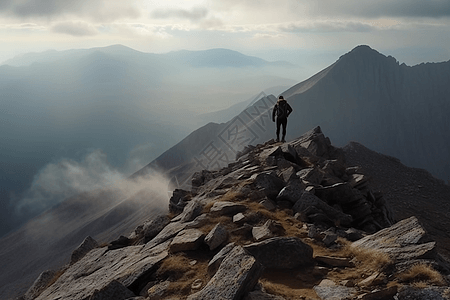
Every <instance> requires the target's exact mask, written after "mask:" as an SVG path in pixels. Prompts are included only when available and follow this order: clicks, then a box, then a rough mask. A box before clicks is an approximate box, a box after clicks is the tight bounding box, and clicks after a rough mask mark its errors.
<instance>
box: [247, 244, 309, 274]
mask: <svg viewBox="0 0 450 300" xmlns="http://www.w3.org/2000/svg"><path fill="white" fill-rule="evenodd" d="M244 248H245V249H246V250H248V251H249V252H250V253H251V254H252V255H253V256H254V257H255V258H256V259H257V260H258V262H260V263H261V264H262V265H263V266H264V267H265V268H276V269H292V268H296V267H298V266H301V265H310V264H313V263H314V260H313V257H312V254H313V250H312V248H311V247H310V246H309V245H307V244H305V243H303V242H302V241H301V240H300V239H299V238H296V237H274V238H271V239H268V240H265V241H262V242H259V243H253V244H250V245H247V246H245V247H244Z"/></svg>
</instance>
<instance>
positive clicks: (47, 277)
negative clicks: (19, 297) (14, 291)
mask: <svg viewBox="0 0 450 300" xmlns="http://www.w3.org/2000/svg"><path fill="white" fill-rule="evenodd" d="M55 275H56V271H53V270H48V271H44V272H42V273H41V274H40V275H39V277H38V278H37V279H36V280H35V281H34V283H33V285H32V286H31V287H30V288H29V289H28V291H27V292H26V293H25V295H24V300H32V299H35V298H36V297H37V296H39V294H40V293H42V291H43V290H44V289H45V288H46V287H47V285H48V284H49V283H50V281H51V280H52V279H53V278H54V276H55Z"/></svg>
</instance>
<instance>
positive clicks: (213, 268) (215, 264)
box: [208, 243, 236, 277]
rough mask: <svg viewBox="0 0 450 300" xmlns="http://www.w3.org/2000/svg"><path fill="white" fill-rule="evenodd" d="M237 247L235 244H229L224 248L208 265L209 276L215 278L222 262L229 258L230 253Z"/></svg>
mask: <svg viewBox="0 0 450 300" xmlns="http://www.w3.org/2000/svg"><path fill="white" fill-rule="evenodd" d="M234 247H236V244H235V243H229V244H227V245H226V246H225V247H223V248H222V249H221V250H220V251H219V252H218V253H217V254H216V255H214V257H213V258H212V259H211V260H210V261H209V263H208V275H209V276H210V277H213V276H214V274H216V272H217V270H218V269H219V266H220V264H221V263H222V261H223V260H224V259H225V257H227V255H228V253H230V251H231V250H233V249H234Z"/></svg>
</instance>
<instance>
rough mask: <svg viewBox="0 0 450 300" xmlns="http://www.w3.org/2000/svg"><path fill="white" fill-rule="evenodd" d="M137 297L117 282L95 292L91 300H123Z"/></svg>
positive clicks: (114, 281)
mask: <svg viewBox="0 0 450 300" xmlns="http://www.w3.org/2000/svg"><path fill="white" fill-rule="evenodd" d="M134 296H136V295H135V294H134V293H133V292H132V291H130V290H129V289H127V288H126V287H124V286H123V284H121V283H120V282H118V281H117V280H113V281H111V282H110V283H109V284H108V285H106V286H105V287H103V288H102V289H100V290H95V291H94V293H93V294H92V296H91V297H90V298H89V300H123V299H128V298H131V297H134Z"/></svg>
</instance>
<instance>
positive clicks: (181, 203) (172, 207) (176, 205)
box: [169, 189, 192, 214]
mask: <svg viewBox="0 0 450 300" xmlns="http://www.w3.org/2000/svg"><path fill="white" fill-rule="evenodd" d="M191 198H192V194H191V192H189V191H185V190H182V189H175V190H174V191H173V192H172V197H170V200H169V211H170V212H171V213H175V214H179V213H181V212H182V211H183V208H184V207H185V206H186V204H187V203H188V201H189V200H191Z"/></svg>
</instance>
